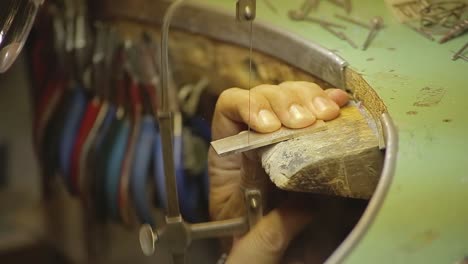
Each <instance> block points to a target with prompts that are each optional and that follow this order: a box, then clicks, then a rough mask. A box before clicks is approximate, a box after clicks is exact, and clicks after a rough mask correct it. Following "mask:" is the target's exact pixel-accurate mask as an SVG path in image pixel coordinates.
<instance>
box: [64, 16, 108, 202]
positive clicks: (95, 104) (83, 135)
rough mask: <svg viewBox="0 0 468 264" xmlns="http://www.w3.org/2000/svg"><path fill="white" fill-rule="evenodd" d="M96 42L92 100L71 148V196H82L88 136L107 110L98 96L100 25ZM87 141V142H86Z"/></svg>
mask: <svg viewBox="0 0 468 264" xmlns="http://www.w3.org/2000/svg"><path fill="white" fill-rule="evenodd" d="M96 27H97V28H96V36H97V39H96V42H95V50H94V54H93V68H94V69H93V71H94V73H95V76H94V85H92V87H93V88H94V94H93V95H92V99H91V100H90V101H89V102H88V104H87V106H86V109H85V113H84V116H83V119H82V121H81V124H80V125H79V130H78V134H77V137H76V140H75V143H74V146H73V150H72V155H71V165H70V177H71V193H72V194H73V195H80V194H82V188H81V187H82V186H81V179H80V176H81V175H82V174H83V171H82V170H81V169H82V167H83V161H84V159H85V156H86V155H87V149H88V146H89V145H90V140H89V139H88V138H89V135H90V134H91V135H93V134H95V133H96V130H97V129H98V125H99V123H100V122H101V121H102V120H103V119H104V116H105V112H106V110H107V109H101V108H102V107H104V108H107V104H104V103H103V100H102V98H101V97H102V95H100V93H99V90H100V89H102V88H103V87H100V86H101V85H102V82H101V80H100V78H102V76H97V74H98V73H101V74H102V72H100V69H99V68H100V67H99V66H100V64H101V63H102V58H103V57H104V56H103V54H104V49H105V48H106V45H105V44H106V43H105V41H106V40H107V39H106V37H107V36H106V35H105V34H106V31H105V30H106V29H105V28H104V27H102V26H101V25H96ZM86 141H88V142H86Z"/></svg>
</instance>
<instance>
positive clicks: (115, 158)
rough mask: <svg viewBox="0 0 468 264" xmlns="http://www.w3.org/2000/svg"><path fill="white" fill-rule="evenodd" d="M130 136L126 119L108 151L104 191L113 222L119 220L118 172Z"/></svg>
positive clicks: (128, 122) (128, 123)
mask: <svg viewBox="0 0 468 264" xmlns="http://www.w3.org/2000/svg"><path fill="white" fill-rule="evenodd" d="M129 134H130V121H129V120H128V119H124V120H122V125H121V127H120V128H119V130H118V131H117V136H116V140H115V142H114V144H113V146H112V149H111V151H110V153H109V154H110V157H109V159H108V162H107V164H106V167H107V169H106V175H105V177H106V178H105V179H106V181H105V190H106V203H107V209H108V213H109V216H110V217H112V218H113V219H115V220H119V219H120V215H119V206H118V202H119V200H118V199H119V183H120V170H121V168H122V162H123V159H124V157H125V151H126V147H127V141H128V136H129Z"/></svg>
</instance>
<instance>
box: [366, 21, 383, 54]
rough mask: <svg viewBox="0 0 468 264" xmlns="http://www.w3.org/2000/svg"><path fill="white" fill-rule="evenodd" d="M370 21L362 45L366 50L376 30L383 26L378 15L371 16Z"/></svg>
mask: <svg viewBox="0 0 468 264" xmlns="http://www.w3.org/2000/svg"><path fill="white" fill-rule="evenodd" d="M370 23H371V30H370V31H369V34H368V35H367V39H366V41H365V42H364V44H363V45H362V50H366V49H367V48H368V47H369V45H370V44H371V42H372V40H373V39H374V38H375V36H376V35H377V32H378V31H379V30H380V29H381V28H382V27H383V19H382V18H381V17H379V16H376V17H373V18H372V19H371V21H370Z"/></svg>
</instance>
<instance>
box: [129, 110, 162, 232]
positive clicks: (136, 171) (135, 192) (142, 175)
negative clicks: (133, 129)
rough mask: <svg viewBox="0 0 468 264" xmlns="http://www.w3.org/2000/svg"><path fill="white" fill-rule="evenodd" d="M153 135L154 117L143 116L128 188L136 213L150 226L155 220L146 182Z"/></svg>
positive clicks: (153, 224)
mask: <svg viewBox="0 0 468 264" xmlns="http://www.w3.org/2000/svg"><path fill="white" fill-rule="evenodd" d="M155 135H156V124H155V120H154V117H152V116H145V117H143V120H142V123H141V129H140V135H139V136H138V141H137V145H136V152H135V156H134V160H133V167H132V172H131V177H130V190H131V195H132V197H133V203H134V205H135V209H136V212H137V215H138V217H139V219H140V221H141V222H142V223H143V224H150V225H151V226H152V227H155V222H154V219H153V216H152V214H151V203H150V202H149V201H148V195H147V193H146V186H147V185H146V184H147V182H148V181H147V180H148V177H147V176H148V171H149V167H150V163H151V154H152V153H151V152H152V146H153V144H154V141H155Z"/></svg>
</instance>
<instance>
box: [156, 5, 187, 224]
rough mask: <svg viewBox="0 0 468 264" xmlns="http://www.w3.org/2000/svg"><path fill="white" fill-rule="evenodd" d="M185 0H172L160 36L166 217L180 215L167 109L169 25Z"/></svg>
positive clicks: (171, 117) (160, 116)
mask: <svg viewBox="0 0 468 264" xmlns="http://www.w3.org/2000/svg"><path fill="white" fill-rule="evenodd" d="M184 1H185V0H176V1H175V2H173V3H172V4H171V5H170V6H169V8H168V9H167V11H166V14H165V15H164V20H163V25H162V37H161V89H160V90H161V92H160V98H161V104H160V105H161V109H160V110H161V111H160V112H159V113H158V119H159V127H160V131H161V141H162V153H163V164H164V179H165V184H166V197H167V217H169V218H171V217H180V209H179V199H178V195H177V181H176V175H175V168H174V153H173V152H174V150H173V145H172V142H173V132H172V124H173V115H172V113H171V112H170V110H169V85H168V81H169V55H168V45H169V27H170V24H171V20H172V17H173V15H174V12H175V11H176V10H177V9H178V8H179V6H180V5H181V4H183V2H184Z"/></svg>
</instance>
